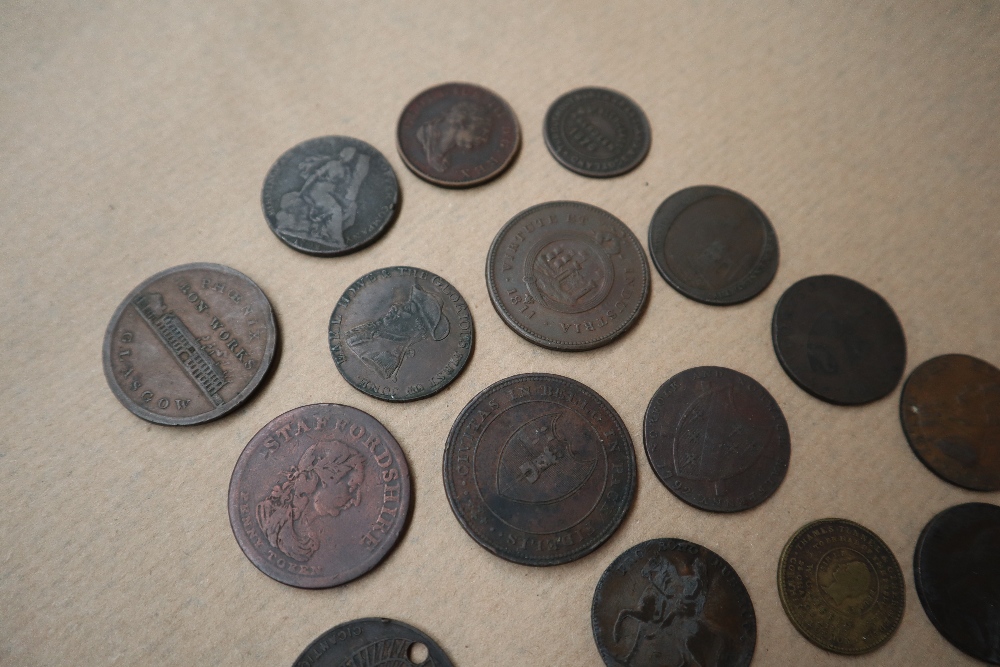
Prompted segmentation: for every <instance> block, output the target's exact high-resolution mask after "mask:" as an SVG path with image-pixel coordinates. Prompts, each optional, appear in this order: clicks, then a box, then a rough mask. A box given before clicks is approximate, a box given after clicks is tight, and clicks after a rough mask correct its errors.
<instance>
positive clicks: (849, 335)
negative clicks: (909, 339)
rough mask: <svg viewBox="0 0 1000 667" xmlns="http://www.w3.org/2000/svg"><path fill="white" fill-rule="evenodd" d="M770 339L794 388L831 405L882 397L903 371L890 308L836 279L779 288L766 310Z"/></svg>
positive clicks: (899, 330)
mask: <svg viewBox="0 0 1000 667" xmlns="http://www.w3.org/2000/svg"><path fill="white" fill-rule="evenodd" d="M771 339H772V342H773V343H774V352H775V354H776V355H777V356H778V361H779V362H780V363H781V366H782V368H784V369H785V372H786V373H788V376H789V377H791V378H792V380H794V381H795V383H796V384H798V385H799V386H800V387H802V388H803V389H804V390H806V391H807V392H809V393H810V394H812V395H813V396H815V397H817V398H820V399H822V400H824V401H827V402H830V403H836V404H839V405H860V404H862V403H869V402H871V401H874V400H877V399H879V398H882V397H883V396H886V395H887V394H889V393H890V392H891V391H892V390H893V389H895V387H896V385H897V384H899V380H900V378H901V377H903V368H904V367H905V365H906V339H905V338H904V337H903V327H902V326H901V325H900V323H899V319H898V318H897V317H896V313H895V312H893V310H892V307H891V306H889V304H888V303H887V302H886V300H885V299H883V298H882V297H881V296H879V295H878V294H877V293H875V292H873V291H872V290H870V289H868V288H867V287H865V286H864V285H862V284H861V283H858V282H855V281H853V280H850V279H849V278H842V277H840V276H811V277H809V278H803V279H802V280H800V281H799V282H797V283H795V284H794V285H792V286H791V287H789V288H788V289H787V290H785V293H784V294H782V295H781V298H780V299H778V303H777V305H776V306H775V307H774V318H773V319H772V320H771Z"/></svg>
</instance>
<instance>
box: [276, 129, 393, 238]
mask: <svg viewBox="0 0 1000 667" xmlns="http://www.w3.org/2000/svg"><path fill="white" fill-rule="evenodd" d="M398 200H399V184H398V183H397V182H396V173H395V172H394V171H393V170H392V165H390V164H389V162H388V160H386V159H385V156H384V155H382V153H380V152H379V151H378V149H376V148H375V147H374V146H371V145H370V144H367V143H365V142H364V141H361V140H360V139H354V138H353V137H338V136H333V137H317V138H315V139H309V140H308V141H303V142H302V143H301V144H299V145H297V146H294V147H293V148H290V149H289V150H287V151H285V153H284V154H282V156H281V157H279V158H278V160H277V162H275V163H274V165H273V166H272V167H271V169H270V171H268V172H267V177H266V178H265V179H264V189H263V192H262V193H261V204H262V206H263V208H264V217H265V218H266V219H267V224H268V225H269V226H270V227H271V231H272V232H274V235H275V236H277V237H278V238H279V239H281V240H282V241H283V242H284V243H285V244H286V245H289V246H291V247H292V248H295V249H296V250H299V251H301V252H304V253H308V254H310V255H322V256H327V257H332V256H335V255H346V254H347V253H349V252H354V251H355V250H360V249H361V248H363V247H365V246H366V245H368V244H369V243H372V242H373V241H375V240H376V239H377V238H378V237H379V236H381V235H382V234H383V233H384V232H385V230H386V229H387V228H388V226H389V223H390V222H392V219H393V217H394V216H395V214H396V203H397V202H398Z"/></svg>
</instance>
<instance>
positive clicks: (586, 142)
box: [543, 88, 651, 178]
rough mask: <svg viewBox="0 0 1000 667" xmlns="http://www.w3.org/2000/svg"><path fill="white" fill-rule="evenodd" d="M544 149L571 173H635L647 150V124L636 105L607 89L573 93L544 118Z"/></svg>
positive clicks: (554, 105)
mask: <svg viewBox="0 0 1000 667" xmlns="http://www.w3.org/2000/svg"><path fill="white" fill-rule="evenodd" d="M543 134H544V135H545V145H546V146H548V147H549V152H550V153H552V157H554V158H555V159H556V160H558V161H559V163H560V164H562V165H563V166H564V167H566V168H567V169H569V170H570V171H574V172H576V173H578V174H581V175H583V176H592V177H595V178H604V177H608V176H618V175H620V174H624V173H626V172H628V171H632V170H633V169H635V168H636V167H637V166H638V165H639V163H640V162H642V160H643V158H645V157H646V153H648V152H649V143H650V134H651V133H650V131H649V121H648V120H646V114H644V113H643V112H642V109H640V108H639V105H638V104H636V103H635V102H633V101H632V100H630V99H629V98H627V97H625V96H624V95H622V94H621V93H618V92H615V91H613V90H608V89H606V88H578V89H577V90H572V91H570V92H568V93H566V94H565V95H563V96H562V97H560V98H559V99H557V100H556V101H555V102H553V103H552V106H550V107H549V110H548V112H547V113H546V114H545V124H544V132H543Z"/></svg>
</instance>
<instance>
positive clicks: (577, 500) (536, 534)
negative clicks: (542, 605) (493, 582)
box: [444, 373, 635, 565]
mask: <svg viewBox="0 0 1000 667" xmlns="http://www.w3.org/2000/svg"><path fill="white" fill-rule="evenodd" d="M444 487H445V492H446V493H447V495H448V502H450V503H451V509H452V511H453V512H454V513H455V516H456V517H457V518H458V521H459V523H461V524H462V527H463V528H465V530H466V532H468V533H469V535H471V536H472V538H473V539H474V540H476V542H478V543H479V544H480V545H482V546H483V547H484V548H486V549H487V550H489V551H491V552H493V553H494V554H496V555H497V556H500V557H501V558H505V559H507V560H509V561H513V562H515V563H521V564H523V565H558V564H560V563H567V562H569V561H571V560H575V559H577V558H581V557H583V556H586V555H587V554H589V553H590V552H591V551H593V550H594V549H596V548H597V547H598V546H600V545H601V543H603V542H604V540H606V539H607V538H608V537H610V536H611V534H612V533H613V532H614V531H615V529H616V528H618V525H619V524H620V523H621V522H622V519H623V518H624V517H625V512H626V511H628V508H629V505H631V503H632V496H633V495H634V493H635V452H634V451H633V450H632V439H631V438H630V437H629V434H628V430H627V429H626V428H625V424H624V423H622V420H621V418H620V417H619V416H618V413H616V412H615V410H614V408H612V407H611V406H610V405H609V404H608V402H607V401H605V400H604V399H603V398H601V397H600V396H599V395H598V394H597V392H595V391H593V390H592V389H590V388H589V387H586V386H584V385H582V384H580V383H579V382H577V381H575V380H570V379H569V378H565V377H560V376H558V375H546V374H540V373H537V374H528V375H515V376H514V377H510V378H507V379H506V380H501V381H500V382H497V383H495V384H492V385H490V386H489V387H487V388H486V389H484V390H483V391H482V392H480V394H479V395H478V396H476V397H475V398H474V399H472V401H470V402H469V404H468V405H467V406H465V409H464V410H462V413H461V414H460V415H459V416H458V419H457V420H455V424H454V426H452V427H451V432H450V433H449V434H448V443H447V446H446V447H445V451H444Z"/></svg>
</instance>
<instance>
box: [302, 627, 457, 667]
mask: <svg viewBox="0 0 1000 667" xmlns="http://www.w3.org/2000/svg"><path fill="white" fill-rule="evenodd" d="M348 665H350V667H355V666H357V667H362V665H365V666H370V667H410V666H411V665H413V666H415V665H422V666H423V667H451V665H452V663H451V660H449V659H448V656H447V655H446V654H445V652H444V651H442V650H441V647H440V646H438V645H437V642H435V641H434V640H433V639H431V638H430V637H428V636H427V635H426V634H424V633H423V632H421V631H420V630H417V629H416V628H414V627H413V626H411V625H407V624H406V623H403V622H402V621H396V620H393V619H391V618H359V619H357V620H355V621H348V622H346V623H341V624H340V625H337V626H335V627H333V628H330V629H329V630H327V631H326V632H324V633H323V634H321V635H320V636H319V637H317V638H316V639H314V640H313V641H312V643H311V644H309V646H307V647H306V649H305V650H304V651H302V655H300V656H299V657H298V658H296V659H295V662H294V663H293V665H292V667H346V666H348Z"/></svg>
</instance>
